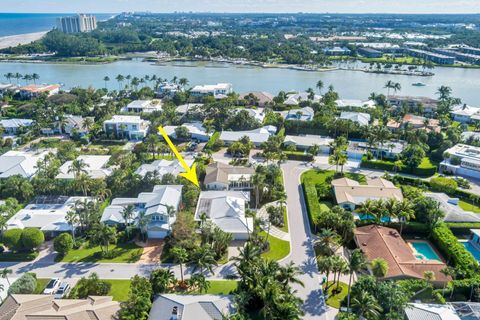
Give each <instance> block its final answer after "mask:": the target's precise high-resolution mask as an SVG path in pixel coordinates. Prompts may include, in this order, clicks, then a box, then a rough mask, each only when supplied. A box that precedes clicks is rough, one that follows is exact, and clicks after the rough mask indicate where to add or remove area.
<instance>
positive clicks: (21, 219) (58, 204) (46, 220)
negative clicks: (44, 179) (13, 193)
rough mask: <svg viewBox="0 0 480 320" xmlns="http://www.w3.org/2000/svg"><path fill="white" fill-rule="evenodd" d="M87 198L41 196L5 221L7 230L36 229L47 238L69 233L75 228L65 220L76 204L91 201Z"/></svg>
mask: <svg viewBox="0 0 480 320" xmlns="http://www.w3.org/2000/svg"><path fill="white" fill-rule="evenodd" d="M91 200H92V198H88V197H68V196H41V197H37V198H35V200H34V201H33V202H31V203H30V204H28V205H27V206H26V207H25V208H23V209H21V210H20V211H18V212H17V213H16V214H15V215H14V216H13V217H11V218H10V219H9V220H8V221H7V229H24V228H37V229H40V230H42V231H44V232H46V233H48V235H49V236H52V237H53V236H55V235H58V234H60V233H62V232H71V231H72V228H76V227H77V226H76V225H74V226H72V225H70V224H69V223H68V222H67V220H66V219H65V218H66V216H67V213H68V212H69V211H71V210H72V209H73V208H74V207H75V205H76V204H77V203H78V202H85V201H91Z"/></svg>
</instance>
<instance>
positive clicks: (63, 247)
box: [53, 233, 73, 255]
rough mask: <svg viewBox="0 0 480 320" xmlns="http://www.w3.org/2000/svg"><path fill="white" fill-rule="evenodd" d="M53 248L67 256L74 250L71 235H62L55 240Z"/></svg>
mask: <svg viewBox="0 0 480 320" xmlns="http://www.w3.org/2000/svg"><path fill="white" fill-rule="evenodd" d="M53 248H54V249H55V251H57V252H58V253H59V254H61V255H66V254H67V253H68V252H69V251H70V250H72V248H73V238H72V236H71V235H70V234H69V233H62V234H61V235H59V236H58V237H56V238H55V240H53Z"/></svg>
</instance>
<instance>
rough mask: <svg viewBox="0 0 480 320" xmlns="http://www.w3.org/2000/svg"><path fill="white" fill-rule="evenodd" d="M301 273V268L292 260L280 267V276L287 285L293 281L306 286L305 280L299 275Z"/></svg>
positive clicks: (281, 280)
mask: <svg viewBox="0 0 480 320" xmlns="http://www.w3.org/2000/svg"><path fill="white" fill-rule="evenodd" d="M301 274H302V272H301V271H300V268H298V267H297V266H295V264H294V263H293V262H292V261H290V263H288V264H287V265H286V266H284V267H280V270H279V275H278V278H279V279H280V282H281V283H282V284H283V285H284V286H285V287H286V286H287V285H289V284H292V283H295V284H298V285H300V286H302V287H304V284H303V282H302V281H301V280H299V279H298V276H299V275H301Z"/></svg>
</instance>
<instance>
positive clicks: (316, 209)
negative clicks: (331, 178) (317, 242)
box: [303, 182, 322, 225]
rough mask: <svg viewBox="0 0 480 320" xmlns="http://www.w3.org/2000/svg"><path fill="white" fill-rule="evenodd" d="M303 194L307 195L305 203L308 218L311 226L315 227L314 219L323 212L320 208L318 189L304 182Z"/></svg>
mask: <svg viewBox="0 0 480 320" xmlns="http://www.w3.org/2000/svg"><path fill="white" fill-rule="evenodd" d="M303 192H304V195H305V202H306V203H307V211H308V217H309V219H310V225H313V221H312V220H314V218H313V217H314V216H316V215H318V214H320V212H321V211H322V210H321V208H320V203H319V202H318V196H317V188H316V187H315V184H313V183H309V182H304V183H303Z"/></svg>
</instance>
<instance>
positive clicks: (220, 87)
mask: <svg viewBox="0 0 480 320" xmlns="http://www.w3.org/2000/svg"><path fill="white" fill-rule="evenodd" d="M232 92H233V86H232V84H231V83H217V84H207V85H198V86H195V87H193V88H192V89H191V90H190V95H191V96H192V97H198V98H203V97H206V96H213V97H215V98H217V99H221V98H225V97H226V96H227V95H228V94H230V93H232Z"/></svg>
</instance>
